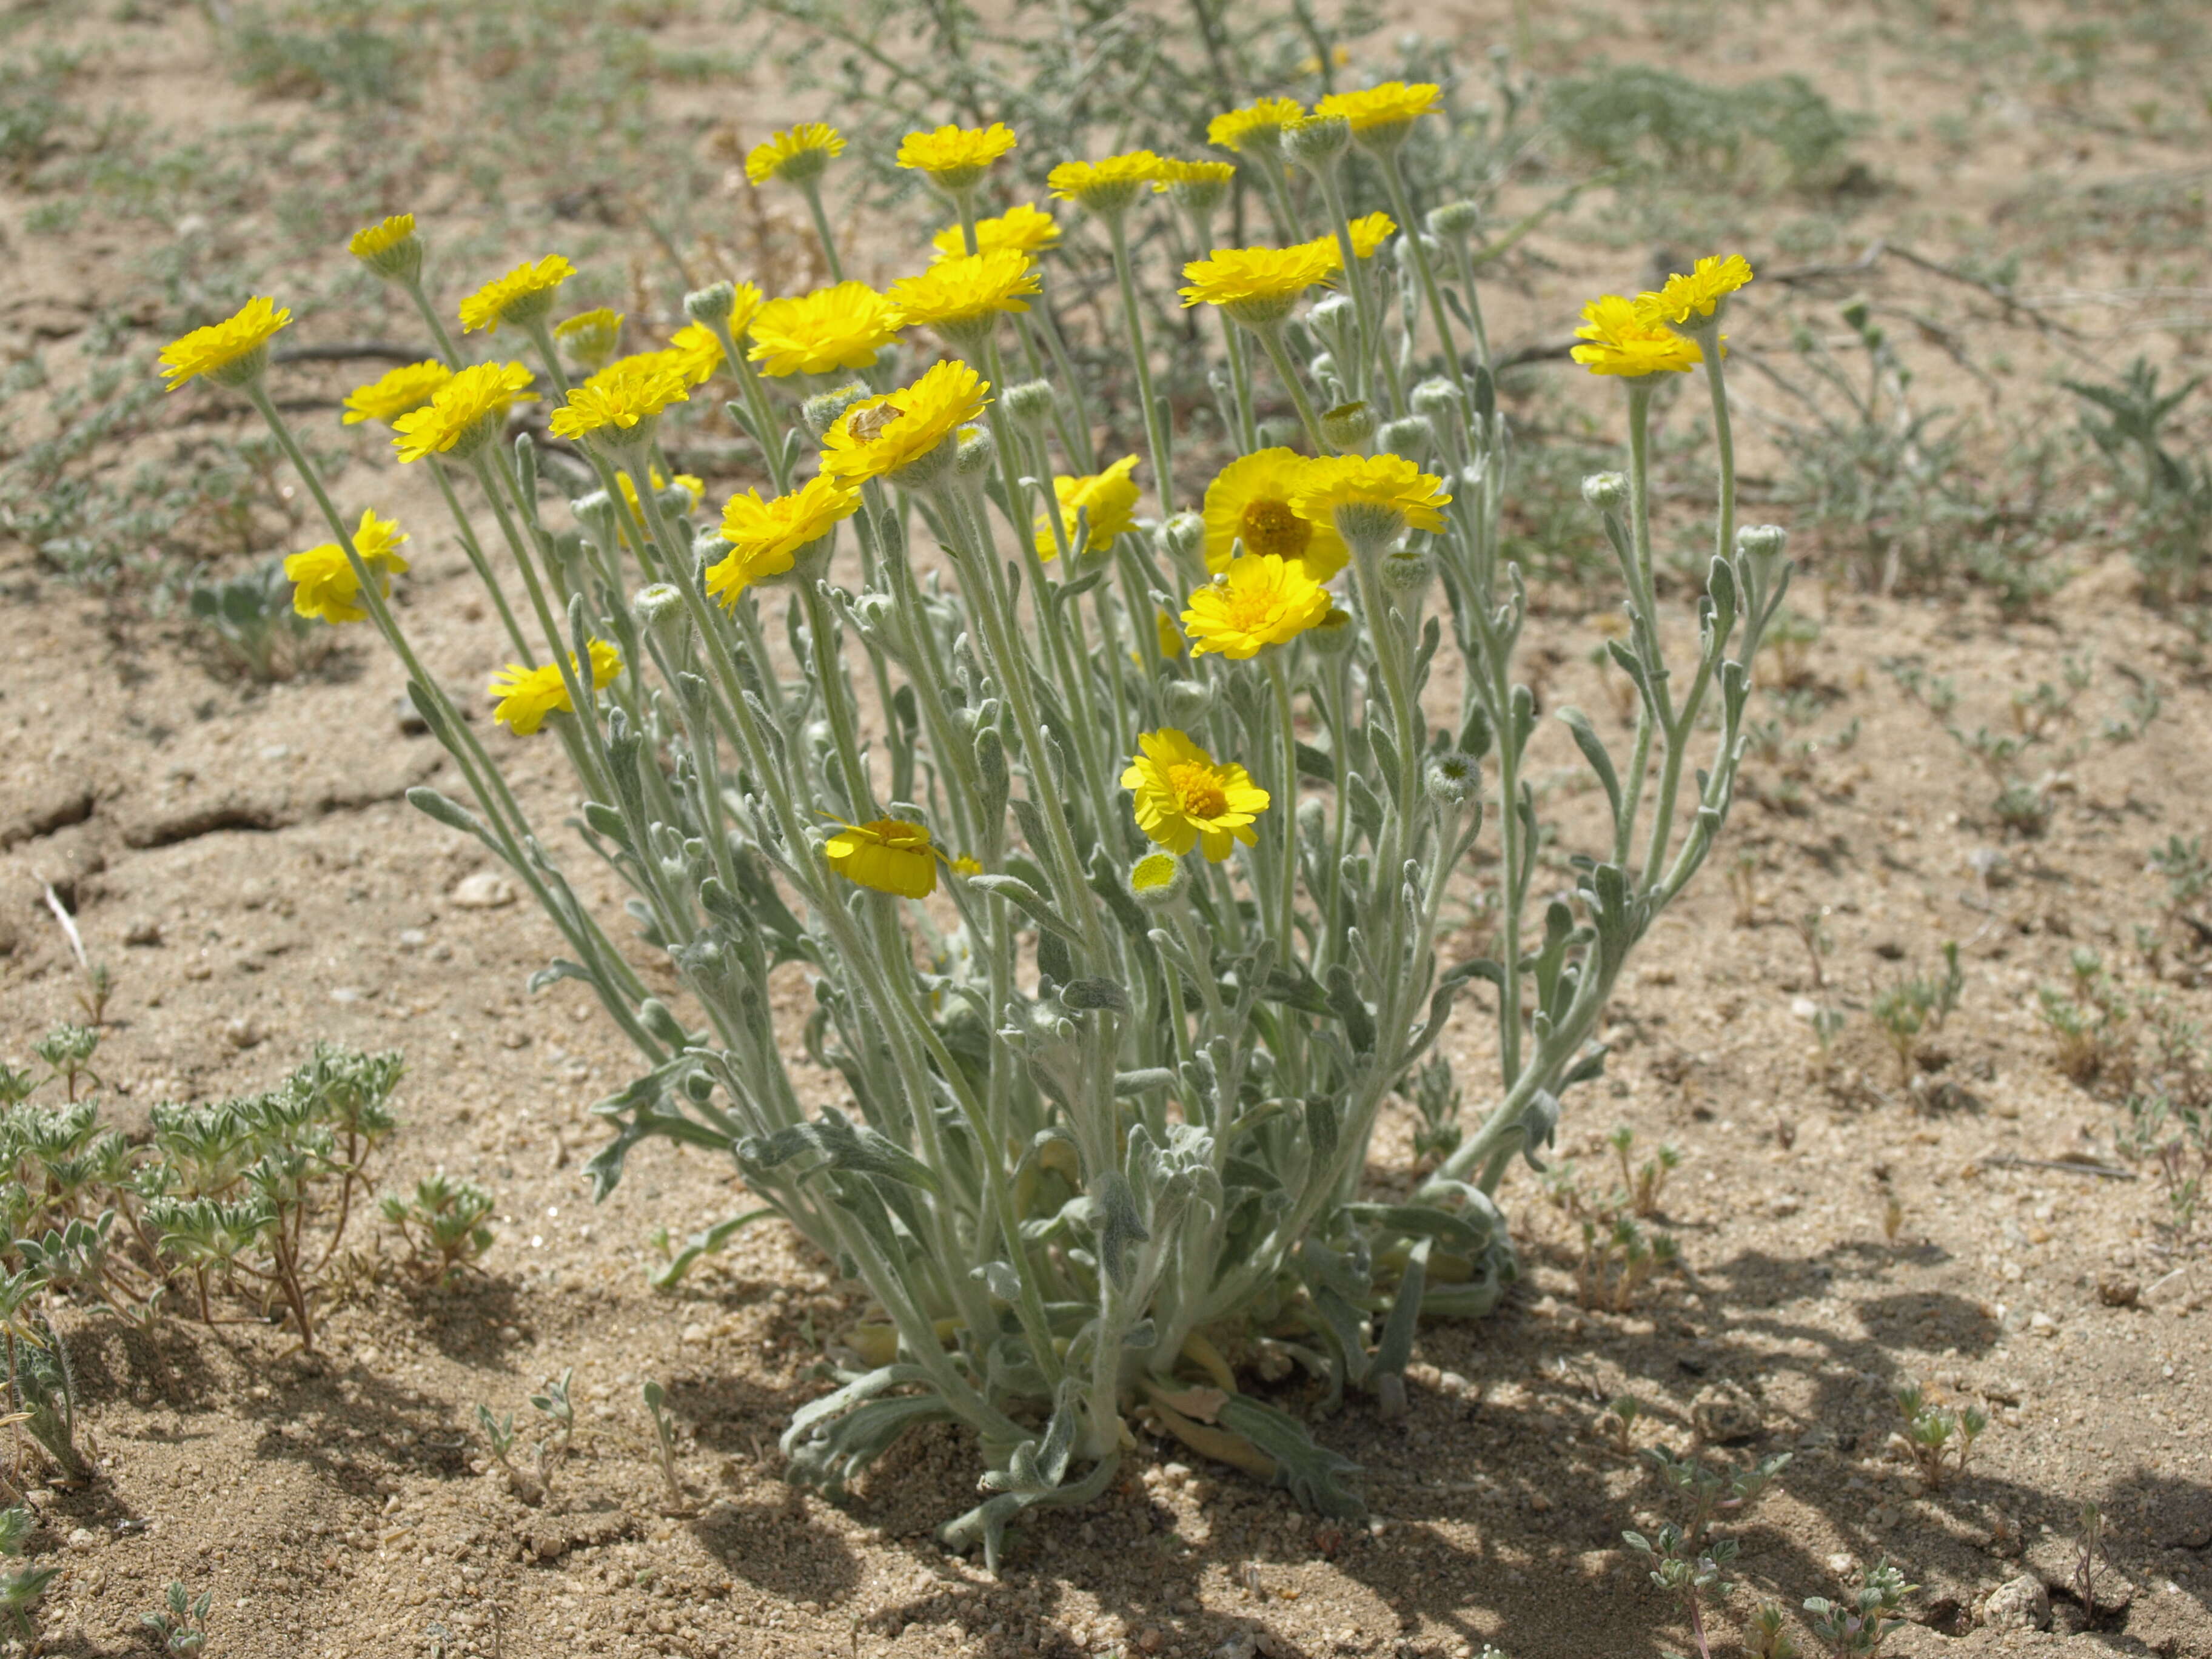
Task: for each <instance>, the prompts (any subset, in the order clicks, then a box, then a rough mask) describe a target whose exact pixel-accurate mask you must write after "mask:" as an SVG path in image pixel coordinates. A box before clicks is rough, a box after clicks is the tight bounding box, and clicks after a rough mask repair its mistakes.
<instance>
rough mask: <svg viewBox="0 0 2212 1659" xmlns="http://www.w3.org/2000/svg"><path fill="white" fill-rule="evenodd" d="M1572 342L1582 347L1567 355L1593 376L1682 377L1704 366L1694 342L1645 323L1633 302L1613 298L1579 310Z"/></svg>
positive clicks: (1599, 299) (1602, 297)
mask: <svg viewBox="0 0 2212 1659" xmlns="http://www.w3.org/2000/svg"><path fill="white" fill-rule="evenodd" d="M1575 337H1576V338H1577V339H1579V340H1582V341H1583V342H1584V343H1583V344H1582V345H1578V346H1577V347H1576V348H1575V349H1574V350H1573V351H1572V352H1571V353H1570V354H1569V355H1570V356H1572V357H1573V358H1574V360H1575V361H1576V362H1578V363H1580V364H1581V365H1582V366H1583V368H1586V369H1588V370H1589V372H1590V373H1591V374H1621V375H1627V376H1630V377H1634V376H1637V375H1641V374H1660V373H1662V372H1666V371H1671V372H1673V373H1675V374H1688V373H1689V372H1690V371H1691V370H1692V368H1696V367H1697V366H1698V365H1699V363H1701V362H1704V361H1705V353H1704V352H1702V351H1700V350H1699V349H1698V343H1697V342H1696V341H1695V340H1692V339H1687V338H1685V337H1683V336H1681V335H1680V334H1677V333H1675V332H1674V330H1672V329H1670V328H1668V326H1667V325H1665V324H1664V323H1661V322H1656V321H1646V320H1645V319H1644V315H1643V313H1641V312H1639V311H1638V309H1637V305H1636V301H1633V300H1630V299H1625V298H1623V297H1622V296H1621V295H1618V294H1602V295H1599V296H1598V297H1597V298H1596V299H1595V300H1592V301H1590V302H1589V304H1588V305H1586V306H1584V307H1583V325H1582V326H1581V327H1580V328H1578V329H1577V330H1576V331H1575Z"/></svg>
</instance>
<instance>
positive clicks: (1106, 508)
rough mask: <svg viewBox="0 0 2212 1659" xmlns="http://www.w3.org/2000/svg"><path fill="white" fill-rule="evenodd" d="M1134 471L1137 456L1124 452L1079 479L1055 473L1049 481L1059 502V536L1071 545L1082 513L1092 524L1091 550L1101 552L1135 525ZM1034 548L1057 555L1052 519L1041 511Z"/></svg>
mask: <svg viewBox="0 0 2212 1659" xmlns="http://www.w3.org/2000/svg"><path fill="white" fill-rule="evenodd" d="M1136 470H1137V458H1136V457H1135V456H1134V455H1124V456H1123V457H1122V458H1121V459H1120V460H1118V461H1116V462H1115V463H1114V465H1111V466H1109V467H1108V468H1107V469H1106V470H1105V471H1103V472H1092V473H1090V474H1087V475H1086V476H1085V477H1079V478H1070V477H1064V476H1056V477H1054V479H1053V481H1052V493H1053V495H1054V496H1055V497H1056V498H1057V499H1058V501H1059V503H1060V535H1061V536H1062V537H1065V538H1066V541H1067V543H1068V544H1069V545H1070V546H1071V547H1072V546H1073V545H1074V544H1075V524H1076V515H1077V514H1078V513H1081V514H1083V515H1084V516H1085V519H1086V520H1087V521H1088V523H1089V524H1090V526H1091V539H1090V543H1089V546H1090V550H1091V551H1092V552H1093V553H1098V552H1103V551H1104V550H1106V549H1107V548H1109V547H1111V546H1112V545H1113V544H1114V538H1115V537H1116V536H1118V535H1120V534H1121V532H1123V531H1125V530H1131V529H1134V528H1135V527H1136V523H1137V500H1138V496H1139V493H1140V492H1139V490H1138V489H1137V482H1136V480H1135V479H1134V478H1133V477H1130V476H1129V475H1130V474H1131V473H1133V472H1134V471H1136ZM1035 539H1036V550H1037V551H1038V553H1039V554H1041V555H1042V556H1043V557H1045V558H1047V559H1055V558H1058V557H1059V556H1060V543H1059V541H1058V540H1057V539H1056V538H1054V535H1053V533H1052V520H1050V519H1049V518H1048V517H1047V516H1046V515H1045V514H1044V513H1038V514H1037V516H1036V538H1035Z"/></svg>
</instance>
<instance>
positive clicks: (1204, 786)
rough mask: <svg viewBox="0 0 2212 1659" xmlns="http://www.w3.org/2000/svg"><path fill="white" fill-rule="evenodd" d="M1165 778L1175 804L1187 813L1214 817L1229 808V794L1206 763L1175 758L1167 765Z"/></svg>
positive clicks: (1187, 814)
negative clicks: (1173, 763)
mask: <svg viewBox="0 0 2212 1659" xmlns="http://www.w3.org/2000/svg"><path fill="white" fill-rule="evenodd" d="M1168 782H1169V783H1170V785H1171V786H1172V787H1174V789H1175V793H1176V805H1177V806H1178V807H1179V808H1181V809H1182V812H1183V814H1184V815H1185V816H1186V817H1194V818H1218V817H1220V816H1221V815H1222V814H1223V813H1224V812H1226V811H1228V810H1229V797H1228V796H1227V795H1226V794H1225V793H1223V791H1222V787H1221V780H1220V779H1219V778H1218V777H1216V776H1214V775H1213V769H1212V767H1210V766H1201V765H1200V764H1199V763H1197V762H1196V761H1179V762H1177V763H1176V764H1175V765H1173V766H1170V768H1168Z"/></svg>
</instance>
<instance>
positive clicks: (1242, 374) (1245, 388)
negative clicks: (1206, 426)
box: [1216, 307, 1260, 455]
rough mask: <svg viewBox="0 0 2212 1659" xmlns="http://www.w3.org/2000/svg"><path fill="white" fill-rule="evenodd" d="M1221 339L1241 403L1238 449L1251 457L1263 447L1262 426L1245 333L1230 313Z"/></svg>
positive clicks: (1230, 379) (1222, 328) (1223, 319)
mask: <svg viewBox="0 0 2212 1659" xmlns="http://www.w3.org/2000/svg"><path fill="white" fill-rule="evenodd" d="M1216 309H1217V310H1218V307H1216ZM1221 339H1222V348H1223V349H1224V350H1225V351H1226V352H1227V353H1228V354H1229V384H1230V386H1231V389H1232V391H1233V392H1234V393H1235V396H1236V399H1237V448H1238V451H1239V452H1240V453H1243V454H1246V455H1249V454H1250V453H1252V452H1253V451H1254V450H1255V449H1257V448H1259V447H1260V422H1259V421H1258V419H1257V418H1256V417H1255V416H1254V414H1253V412H1252V360H1251V359H1250V358H1249V357H1248V356H1245V353H1244V337H1243V331H1242V330H1241V329H1239V328H1238V326H1237V325H1236V324H1235V323H1232V322H1231V321H1230V320H1229V317H1228V314H1227V313H1222V317H1221Z"/></svg>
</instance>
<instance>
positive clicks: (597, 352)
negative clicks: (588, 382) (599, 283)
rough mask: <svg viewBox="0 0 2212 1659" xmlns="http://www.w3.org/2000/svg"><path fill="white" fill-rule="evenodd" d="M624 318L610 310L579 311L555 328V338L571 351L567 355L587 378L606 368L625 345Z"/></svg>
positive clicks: (603, 307) (604, 308) (606, 307)
mask: <svg viewBox="0 0 2212 1659" xmlns="http://www.w3.org/2000/svg"><path fill="white" fill-rule="evenodd" d="M622 325H623V314H622V313H620V312H619V311H617V310H615V309H614V308H613V307H611V306H601V307H599V308H598V309H597V310H595V311H580V312H578V313H576V314H575V315H574V316H573V317H569V318H566V319H563V320H562V321H560V322H558V323H556V324H555V325H553V337H554V338H555V339H556V340H558V341H559V342H560V343H562V345H564V346H566V347H568V355H569V356H572V357H574V359H575V360H576V361H577V362H580V363H581V364H582V365H583V366H584V369H585V372H586V374H591V373H595V372H596V371H598V370H599V369H602V368H605V367H606V363H607V359H608V358H610V357H611V356H614V355H615V349H616V348H617V346H619V345H621V343H622Z"/></svg>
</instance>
